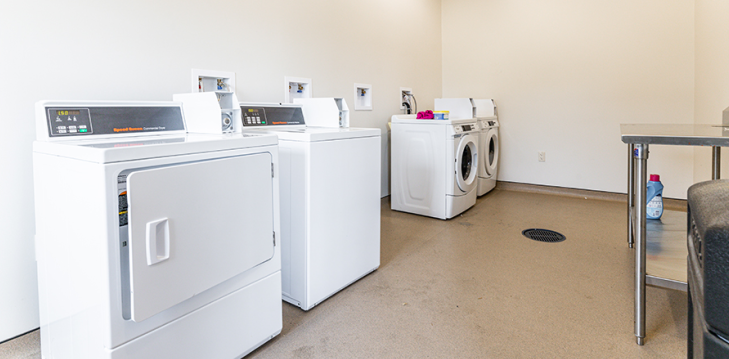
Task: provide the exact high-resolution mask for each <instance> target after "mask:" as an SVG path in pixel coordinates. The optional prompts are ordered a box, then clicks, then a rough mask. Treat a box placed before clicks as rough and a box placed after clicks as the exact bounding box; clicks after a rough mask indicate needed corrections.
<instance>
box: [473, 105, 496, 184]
mask: <svg viewBox="0 0 729 359" xmlns="http://www.w3.org/2000/svg"><path fill="white" fill-rule="evenodd" d="M478 123H479V128H480V129H481V130H480V131H479V144H480V146H481V154H482V156H481V163H479V170H478V195H479V196H483V195H485V194H486V193H488V192H490V191H491V190H492V189H494V187H496V175H497V172H498V165H499V121H498V120H497V119H496V117H494V118H492V119H487V118H479V119H478Z"/></svg>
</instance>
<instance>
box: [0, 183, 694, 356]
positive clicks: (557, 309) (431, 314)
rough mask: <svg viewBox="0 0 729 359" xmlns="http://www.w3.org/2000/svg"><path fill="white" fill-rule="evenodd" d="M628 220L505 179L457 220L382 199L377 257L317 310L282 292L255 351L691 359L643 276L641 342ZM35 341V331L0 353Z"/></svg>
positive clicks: (621, 212)
mask: <svg viewBox="0 0 729 359" xmlns="http://www.w3.org/2000/svg"><path fill="white" fill-rule="evenodd" d="M625 221H626V212H625V205H624V202H617V201H605V200H592V199H584V198H576V197H565V196H557V195H549V194H535V193H524V192H515V191H506V190H499V189H497V190H495V191H492V192H491V193H489V194H487V195H486V196H484V197H482V198H480V199H479V200H478V203H477V204H476V206H475V207H473V208H471V209H470V210H468V211H467V212H465V213H464V214H463V215H461V216H458V217H456V218H454V219H452V220H449V221H442V220H437V219H431V218H427V217H421V216H417V215H411V214H407V213H401V212H394V211H391V210H390V204H389V198H385V199H383V203H382V263H381V266H380V268H379V269H378V270H377V271H375V272H374V273H372V274H370V275H368V276H367V277H365V278H363V279H361V280H360V281H358V282H357V283H355V284H354V285H351V286H350V287H348V288H346V289H345V290H343V291H342V292H340V293H339V294H337V295H335V296H334V297H332V298H330V299H328V300H326V301H325V302H323V303H322V304H320V305H319V306H317V307H315V308H313V309H312V310H310V311H309V312H303V311H301V310H300V309H298V308H296V307H293V306H291V305H288V304H286V303H284V312H283V318H284V323H283V331H282V332H281V334H280V335H278V336H277V337H275V338H274V339H273V340H271V341H270V342H268V343H266V344H265V345H263V346H262V347H261V348H259V349H258V350H256V351H254V352H253V353H251V354H250V355H249V358H257V359H260V358H266V359H267V358H275V359H279V358H685V357H686V318H687V310H686V308H687V297H686V293H684V292H678V291H671V290H664V289H659V288H652V287H649V288H648V292H647V297H648V303H647V307H648V314H647V337H646V344H645V346H643V347H640V346H638V345H636V344H635V338H634V336H633V260H634V252H633V250H631V249H629V248H628V246H627V244H626V238H625V232H626V229H625ZM527 228H547V229H552V230H555V231H558V232H561V233H562V234H564V235H565V236H567V240H566V241H564V242H561V243H541V242H535V241H532V240H529V239H526V238H524V237H523V236H522V235H521V231H522V230H524V229H527ZM38 345H39V344H38V335H37V332H33V333H30V334H29V335H26V336H24V337H21V338H18V339H16V340H14V341H11V342H7V343H5V344H2V345H0V358H14V357H17V358H40V355H39V354H38V353H39V347H38ZM14 355H15V356H14Z"/></svg>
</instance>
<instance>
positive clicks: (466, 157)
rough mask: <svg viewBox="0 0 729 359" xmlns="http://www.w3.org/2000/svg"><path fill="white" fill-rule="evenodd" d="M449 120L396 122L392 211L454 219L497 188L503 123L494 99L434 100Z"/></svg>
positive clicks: (403, 119)
mask: <svg viewBox="0 0 729 359" xmlns="http://www.w3.org/2000/svg"><path fill="white" fill-rule="evenodd" d="M435 110H436V111H449V119H448V120H422V119H417V118H416V117H415V116H412V115H395V116H392V119H391V130H392V132H391V136H392V137H391V141H392V142H391V148H392V153H391V155H392V173H391V176H392V177H391V179H392V197H391V206H392V209H393V210H397V211H403V212H408V213H414V214H420V215H424V216H430V217H435V218H440V219H449V218H453V217H454V216H456V215H458V214H460V213H463V212H464V211H465V210H467V209H469V208H470V207H472V206H473V205H475V204H476V197H477V196H482V195H484V194H486V193H488V192H489V191H491V190H492V189H493V188H494V187H495V186H496V175H497V168H498V158H499V133H498V129H499V123H498V120H497V118H496V107H495V106H494V102H493V100H474V99H470V98H455V99H435Z"/></svg>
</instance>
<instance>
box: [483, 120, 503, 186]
mask: <svg viewBox="0 0 729 359" xmlns="http://www.w3.org/2000/svg"><path fill="white" fill-rule="evenodd" d="M483 147H484V151H485V152H482V156H481V157H482V158H483V168H484V170H485V171H486V176H487V177H492V176H493V175H494V174H495V173H496V166H497V165H498V162H499V130H498V128H492V129H490V130H489V132H488V134H487V135H486V143H484V146H483Z"/></svg>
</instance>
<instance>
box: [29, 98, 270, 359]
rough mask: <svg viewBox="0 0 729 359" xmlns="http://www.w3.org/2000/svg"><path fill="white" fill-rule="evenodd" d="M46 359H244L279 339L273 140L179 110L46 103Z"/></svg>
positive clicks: (41, 235)
mask: <svg viewBox="0 0 729 359" xmlns="http://www.w3.org/2000/svg"><path fill="white" fill-rule="evenodd" d="M36 126H37V141H35V142H34V143H33V169H34V180H35V211H36V217H35V220H36V238H35V241H36V242H35V248H36V261H37V264H38V286H39V295H40V326H41V351H42V355H43V357H44V358H54V359H63V358H73V359H85V358H89V359H99V358H114V359H126V358H129V359H159V358H240V357H241V356H244V355H246V354H248V353H249V352H250V351H252V350H253V349H255V348H257V347H258V346H260V345H261V344H263V343H265V342H266V341H268V340H269V339H271V338H272V337H274V336H275V335H277V334H278V333H280V332H281V325H282V318H281V314H282V308H281V271H280V269H281V258H280V248H281V246H280V244H279V243H278V241H279V239H277V237H280V235H279V234H280V224H279V198H278V197H279V184H278V180H279V175H278V172H279V170H278V169H276V170H275V171H274V169H275V168H276V167H277V166H278V147H277V139H276V136H272V135H253V134H247V135H241V134H228V135H204V134H198V135H192V134H186V133H185V127H184V118H183V112H182V107H181V105H180V103H176V102H39V103H37V104H36Z"/></svg>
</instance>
